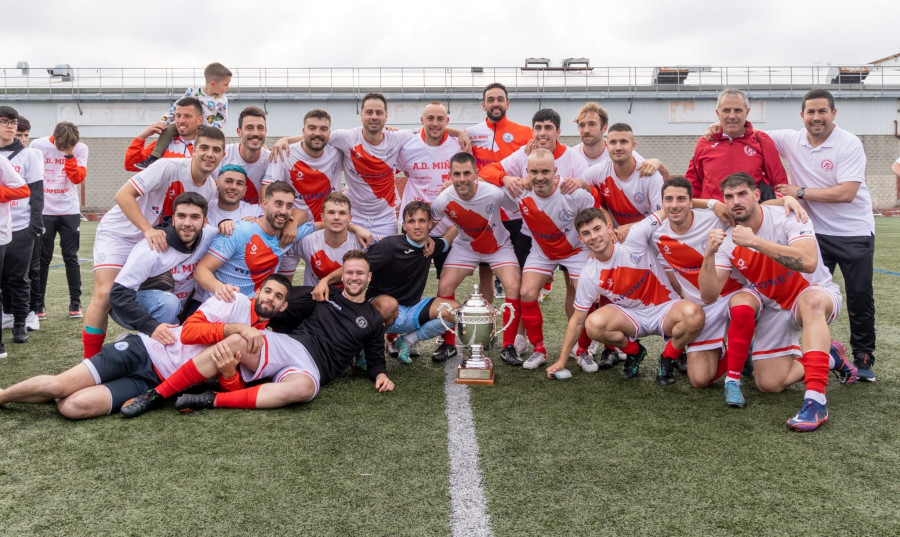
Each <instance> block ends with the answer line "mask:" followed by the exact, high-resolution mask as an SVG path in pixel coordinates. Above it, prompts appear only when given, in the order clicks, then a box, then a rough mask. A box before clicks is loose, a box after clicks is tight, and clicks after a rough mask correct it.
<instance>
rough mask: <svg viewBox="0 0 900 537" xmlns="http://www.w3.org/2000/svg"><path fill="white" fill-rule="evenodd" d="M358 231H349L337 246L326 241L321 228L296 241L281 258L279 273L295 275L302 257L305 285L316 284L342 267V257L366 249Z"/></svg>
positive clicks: (289, 275)
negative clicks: (351, 251) (360, 240)
mask: <svg viewBox="0 0 900 537" xmlns="http://www.w3.org/2000/svg"><path fill="white" fill-rule="evenodd" d="M364 249H365V248H364V247H363V245H362V244H360V242H359V239H357V238H356V233H353V232H352V231H348V232H347V238H346V239H345V240H344V242H342V243H341V244H339V245H337V246H331V245H329V244H328V243H327V242H325V230H324V229H320V230H319V231H316V232H315V233H312V234H311V235H308V236H306V237H304V238H303V240H301V241H300V242H295V243H294V244H293V245H292V246H291V247H290V248H289V249H288V250H287V251H286V252H285V253H284V257H282V258H281V264H280V265H278V273H279V274H284V275H286V276H288V277H291V276H293V274H294V271H296V270H297V265H298V264H299V262H300V260H301V259H302V260H303V261H304V262H305V263H306V269H305V270H304V271H303V285H316V284H317V283H319V280H321V279H322V278H324V277H325V276H328V275H329V274H331V273H332V272H334V271H335V270H337V269H339V268H341V263H342V262H341V259H342V258H343V257H344V254H346V253H347V252H349V251H350V250H364Z"/></svg>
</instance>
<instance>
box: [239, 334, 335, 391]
mask: <svg viewBox="0 0 900 537" xmlns="http://www.w3.org/2000/svg"><path fill="white" fill-rule="evenodd" d="M240 370H241V378H242V379H244V382H251V381H254V380H260V379H265V378H270V379H272V382H281V381H282V380H284V378H285V377H287V376H288V375H294V374H303V375H306V376H308V377H309V378H311V379H312V381H313V382H314V383H315V385H316V389H315V392H314V393H313V396H312V397H310V398H309V399H308V400H309V401H311V400H312V399H313V398H314V397H315V396H316V395H317V394H318V393H319V379H320V375H319V368H318V367H317V366H316V362H315V361H313V359H312V356H310V355H309V351H307V350H306V347H304V346H303V344H301V343H300V342H299V341H297V340H296V339H294V338H292V337H290V336H288V335H287V334H276V333H266V336H265V343H264V344H263V348H262V350H260V356H259V365H258V366H257V367H256V371H251V370H250V369H248V368H247V367H244V366H243V365H241V366H240Z"/></svg>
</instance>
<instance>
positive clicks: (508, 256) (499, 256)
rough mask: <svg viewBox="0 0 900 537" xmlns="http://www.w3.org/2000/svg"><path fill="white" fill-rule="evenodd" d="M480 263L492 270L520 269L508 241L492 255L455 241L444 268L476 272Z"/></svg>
mask: <svg viewBox="0 0 900 537" xmlns="http://www.w3.org/2000/svg"><path fill="white" fill-rule="evenodd" d="M479 263H487V264H488V265H490V266H491V269H496V268H498V267H505V266H507V265H513V266H516V267H518V266H519V262H518V261H517V260H516V252H515V251H514V250H513V247H512V243H511V242H509V240H507V241H506V242H504V243H503V244H501V245H500V249H499V250H497V251H496V252H494V253H492V254H480V253H478V252H475V251H473V250H472V247H471V246H469V244H468V243H466V242H462V241H454V242H453V248H451V249H450V253H448V254H447V260H446V261H444V268H460V269H465V270H471V271H473V272H474V271H475V267H477V266H478V264H479Z"/></svg>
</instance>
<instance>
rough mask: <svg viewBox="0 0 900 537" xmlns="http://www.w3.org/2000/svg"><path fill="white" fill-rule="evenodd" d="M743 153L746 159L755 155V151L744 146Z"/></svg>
mask: <svg viewBox="0 0 900 537" xmlns="http://www.w3.org/2000/svg"><path fill="white" fill-rule="evenodd" d="M744 153H745V154H746V155H747V156H748V157H752V156H754V155H756V149H753V148H752V147H750V146H749V145H745V146H744Z"/></svg>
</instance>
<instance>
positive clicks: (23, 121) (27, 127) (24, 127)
mask: <svg viewBox="0 0 900 537" xmlns="http://www.w3.org/2000/svg"><path fill="white" fill-rule="evenodd" d="M16 132H31V122H30V121H28V119H27V118H26V117H25V116H19V127H18V128H17V129H16Z"/></svg>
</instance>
